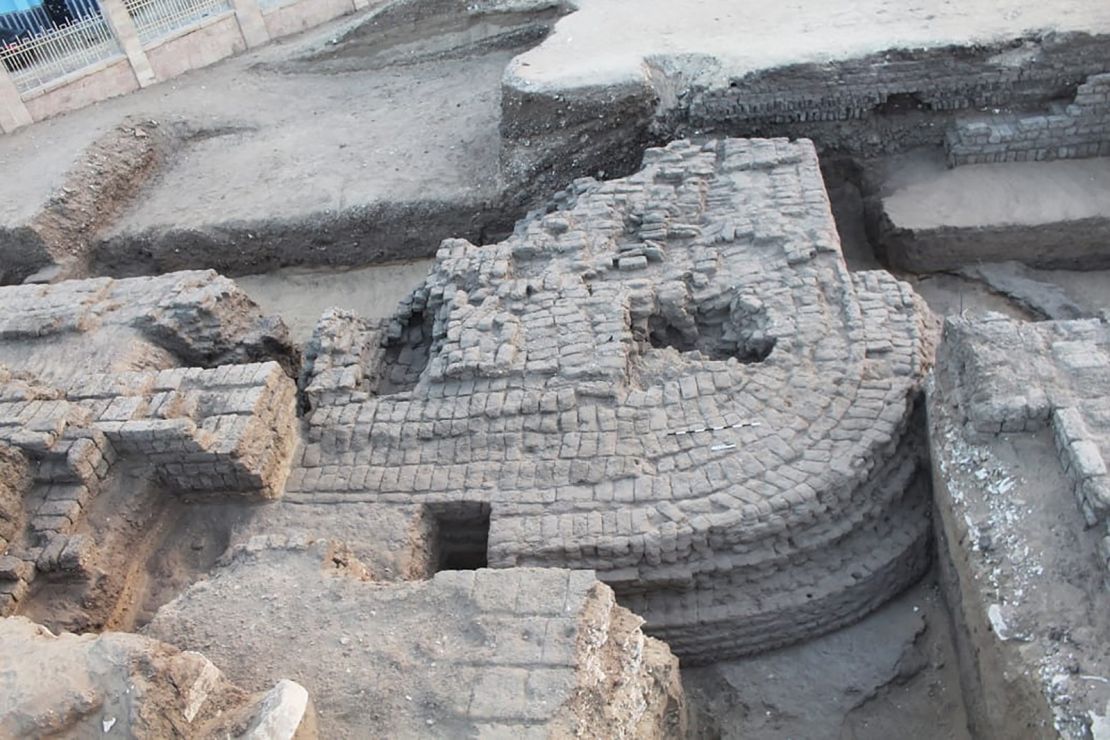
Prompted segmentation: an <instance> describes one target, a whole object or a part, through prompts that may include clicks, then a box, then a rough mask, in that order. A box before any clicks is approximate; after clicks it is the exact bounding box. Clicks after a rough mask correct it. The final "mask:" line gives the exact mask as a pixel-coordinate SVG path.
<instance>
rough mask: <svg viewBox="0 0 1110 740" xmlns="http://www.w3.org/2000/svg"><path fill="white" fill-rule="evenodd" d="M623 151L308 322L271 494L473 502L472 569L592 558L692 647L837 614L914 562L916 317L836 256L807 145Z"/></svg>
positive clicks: (688, 651) (807, 628) (810, 625)
mask: <svg viewBox="0 0 1110 740" xmlns="http://www.w3.org/2000/svg"><path fill="white" fill-rule="evenodd" d="M644 161H645V167H644V170H643V171H642V172H640V173H638V174H636V175H633V176H631V177H628V178H624V179H621V180H615V181H611V182H604V183H599V182H596V181H594V180H590V179H586V180H580V181H577V182H575V183H574V185H573V186H572V188H570V189H569V190H568V191H567V192H565V193H562V194H560V195H559V196H558V197H557V199H556V203H557V208H555V209H553V210H551V211H550V212H543V213H536V214H533V215H531V216H530V217H529V218H527V219H525V220H524V221H522V222H521V223H520V224H519V225H518V227H517V230H516V233H515V235H514V236H513V237H512V238H511V239H509V240H508V241H506V242H502V243H500V244H496V245H491V246H486V247H475V246H473V245H471V244H469V243H467V242H464V241H448V242H445V243H444V244H443V246H442V247H441V249H440V252H439V255H438V261H437V264H436V265H435V267H434V268H433V270H432V272H431V274H430V276H429V278H428V279H427V280H426V282H425V284H424V285H423V286H421V287H420V288H418V289H417V290H416V291H415V292H414V294H413V295H412V297H411V298H410V299H409V301H407V302H406V304H405V305H404V306H403V308H402V310H401V311H400V312H399V314H398V315H397V316H396V317H395V319H394V320H393V322H392V323H391V324H390V325H389V326H387V327H385V328H384V331H382V330H380V329H378V330H374V331H370V330H368V329H367V327H366V326H365V325H363V324H362V323H361V322H359V321H358V320H357V319H354V318H353V317H342V316H337V315H332V316H330V317H328V318H327V319H326V321H325V322H324V323H323V324H322V325H321V327H320V328H319V331H318V339H317V342H316V344H318V345H319V346H321V347H324V345H325V344H326V339H327V338H328V337H332V336H343V337H345V338H344V339H343V341H342V342H336V345H337V346H338V349H336V350H334V351H331V350H327V351H321V352H316V353H314V352H310V353H309V354H310V360H312V361H314V362H317V363H322V364H321V370H320V371H319V372H315V371H312V372H310V373H309V376H308V377H306V378H305V380H304V382H305V385H306V387H307V388H309V389H312V391H311V394H310V395H311V397H312V398H313V399H315V400H314V406H313V409H312V412H311V414H310V416H309V436H308V439H307V440H306V444H305V446H304V448H303V450H302V452H301V457H300V460H299V462H300V465H299V467H298V468H297V469H296V470H294V471H293V474H292V476H291V478H290V483H289V486H288V489H287V490H288V494H287V495H288V496H290V497H291V498H293V499H295V500H303V501H314V502H326V501H342V500H371V501H376V502H385V503H390V502H393V503H397V504H411V503H420V502H426V503H442V502H445V501H465V500H469V501H480V502H484V503H489V504H490V505H491V506H492V517H491V531H490V541H489V558H490V563H491V564H492V565H495V566H498V567H508V566H515V565H543V566H570V567H576V568H590V569H596V570H597V571H598V573H599V576H600V577H601V578H602V579H603V580H605V581H606V582H607V583H609V584H611V585H612V586H613V587H614V588H615V589H616V590H617V592H618V594H620V595H621V596H622V597H624V598H625V599H627V600H628V603H630V604H631V605H632V606H633V608H634V609H636V610H638V611H639V613H642V614H643V615H644V616H645V617H646V618H647V620H648V627H649V629H651V630H653V631H654V633H656V634H659V635H660V636H663V637H664V638H665V639H667V640H668V641H670V642H672V644H675V645H678V646H679V652H680V653H681V654H682V655H683V656H684V657H686V658H689V659H693V660H697V659H708V658H713V657H720V656H722V655H728V654H739V653H745V652H751V651H755V650H759V649H764V648H767V647H770V646H773V645H776V644H780V643H783V642H787V641H790V640H793V639H798V638H801V637H804V636H808V635H811V634H814V633H817V632H820V631H821V630H824V629H829V628H831V627H832V626H835V625H838V624H841V623H844V622H845V621H849V620H851V619H853V618H856V617H858V616H859V615H860V614H862V613H864V612H865V611H866V610H868V609H870V608H872V607H873V606H874V605H876V604H877V603H879V602H880V601H882V599H883V598H885V597H887V596H889V595H891V594H893V593H894V592H896V591H897V589H898V588H900V587H901V586H902V585H903V584H905V583H906V582H908V581H909V580H910V579H912V578H913V577H914V576H915V575H916V574H917V573H918V572H920V569H921V568H922V567H923V566H924V563H925V560H926V558H925V556H924V552H925V551H924V545H925V540H926V532H927V522H926V512H925V506H924V497H923V495H921V493H920V491H919V490H917V489H916V488H914V487H912V486H911V485H910V481H911V480H912V479H913V476H914V473H915V471H916V468H917V451H918V446H919V441H918V440H917V439H916V438H915V437H914V435H912V434H907V419H908V417H909V414H910V408H911V405H912V403H913V400H914V397H915V396H916V394H917V392H918V390H919V388H920V384H921V381H922V378H923V377H924V374H925V372H926V370H927V364H926V363H927V360H926V358H928V357H929V355H930V346H931V337H930V336H929V332H928V330H927V328H926V327H927V318H926V314H927V312H926V310H925V309H924V308H923V304H922V303H921V301H920V300H919V299H918V298H917V297H916V296H915V295H914V294H913V292H912V291H911V290H910V289H909V288H908V287H907V286H906V285H905V284H902V283H899V282H898V281H896V280H894V279H893V278H891V277H890V276H888V275H886V274H885V273H877V272H876V273H856V274H850V273H849V272H848V271H847V270H846V268H845V266H844V262H843V258H842V255H841V252H840V244H839V240H838V238H837V235H836V230H835V226H834V223H833V220H832V217H831V214H830V212H829V205H828V200H827V196H826V194H825V190H824V186H823V183H822V181H821V177H820V173H819V171H818V167H817V159H816V155H815V153H814V150H813V147H812V145H811V144H809V143H808V142H804V141H803V142H798V143H788V142H787V141H785V140H752V141H746V140H727V141H721V142H712V143H709V144H706V145H705V146H696V145H691V144H689V143H685V142H678V143H675V144H673V145H671V146H669V147H668V148H666V149H656V150H649V151H648V152H647V153H646V155H645V160H644ZM640 258H643V259H640ZM383 335H384V336H383ZM359 341H365V342H370V343H380V349H376V348H374V347H360V346H358V342H359ZM314 354H315V355H316V358H315V359H314V360H313V358H312V355H314ZM375 362H376V363H378V364H376V365H375V364H373V363H375ZM351 368H353V371H350V369H351ZM337 369H341V371H340V372H336V370H337ZM385 379H387V380H385Z"/></svg>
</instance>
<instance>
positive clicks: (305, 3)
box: [262, 0, 355, 39]
mask: <svg viewBox="0 0 1110 740" xmlns="http://www.w3.org/2000/svg"><path fill="white" fill-rule="evenodd" d="M354 10H355V5H354V3H353V2H352V0H295V1H294V2H291V3H287V4H285V5H281V6H279V7H277V8H274V9H273V10H264V11H263V12H262V15H263V17H264V18H265V19H266V30H267V31H269V32H270V38H273V39H276V38H281V37H282V36H288V35H289V34H293V33H298V32H299V31H303V30H305V29H306V28H312V27H313V26H318V25H320V24H321V23H326V22H328V21H330V20H331V19H333V18H338V17H339V16H341V15H344V14H345V13H351V12H353V11H354Z"/></svg>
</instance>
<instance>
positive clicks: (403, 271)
mask: <svg viewBox="0 0 1110 740" xmlns="http://www.w3.org/2000/svg"><path fill="white" fill-rule="evenodd" d="M433 262H434V260H413V261H412V262H398V263H394V264H386V265H373V266H370V267H361V268H357V269H353V270H326V269H298V268H288V269H284V270H275V271H273V272H269V273H264V274H261V275H246V276H243V277H239V278H236V279H235V282H236V283H238V284H239V287H241V288H242V289H243V290H245V291H246V292H247V294H248V295H249V296H250V297H251V298H253V299H254V300H255V302H256V303H258V305H259V306H261V307H262V310H263V311H264V312H266V313H268V314H278V315H279V316H281V318H282V319H284V320H285V323H286V324H287V325H288V326H289V330H290V332H291V333H292V335H293V340H294V341H295V342H298V343H302V344H303V343H304V342H306V341H308V339H309V337H311V336H312V328H313V327H314V326H315V325H316V322H317V321H318V320H319V318H320V316H321V315H322V314H323V313H324V311H326V310H327V309H329V308H332V307H338V308H346V309H349V310H351V311H354V312H356V313H358V314H359V315H360V316H365V317H367V318H375V319H379V318H380V319H384V318H388V317H390V316H392V315H393V311H394V309H396V308H397V304H398V303H399V302H400V301H401V299H402V298H404V297H405V296H406V295H408V294H409V293H410V292H411V291H412V290H413V289H414V288H415V287H416V286H417V285H419V284H420V281H421V280H423V279H424V276H425V275H427V273H428V269H429V268H430V267H431V266H432V263H433Z"/></svg>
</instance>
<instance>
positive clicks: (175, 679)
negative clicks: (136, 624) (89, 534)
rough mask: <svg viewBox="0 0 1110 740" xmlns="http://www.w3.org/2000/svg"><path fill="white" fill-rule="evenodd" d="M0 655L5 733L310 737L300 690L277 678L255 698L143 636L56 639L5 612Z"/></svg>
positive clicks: (197, 658) (0, 730)
mask: <svg viewBox="0 0 1110 740" xmlns="http://www.w3.org/2000/svg"><path fill="white" fill-rule="evenodd" d="M0 654H3V656H4V660H3V662H2V663H0V735H3V736H4V737H102V736H109V737H133V738H149V739H150V740H154V739H155V738H158V739H159V740H160V739H162V738H196V737H221V738H222V737H227V738H250V740H260V739H261V738H266V740H292V738H294V737H296V738H298V739H299V740H309V739H310V738H314V737H315V732H314V731H313V730H312V728H313V718H312V709H311V705H310V704H308V703H307V702H306V701H304V700H303V697H304V688H302V687H301V686H299V685H297V684H295V683H293V682H291V681H282V682H280V683H279V684H278V685H277V686H275V687H274V688H273V689H272V690H271V691H270V693H269V694H267V695H265V696H251V695H250V694H249V693H248V692H245V691H243V690H242V689H240V688H238V687H236V686H235V685H233V684H231V683H230V682H229V681H228V680H227V679H226V678H225V677H224V676H223V674H221V673H220V671H219V669H217V668H216V666H214V665H213V664H212V663H211V662H210V661H209V660H208V659H207V658H205V657H204V656H202V655H200V654H198V653H193V652H179V651H178V650H176V649H175V648H172V647H170V646H169V645H166V644H165V643H161V642H158V641H156V640H151V639H150V638H147V637H141V636H139V635H133V634H124V633H119V632H105V633H103V634H99V635H94V634H88V635H74V634H69V633H62V634H59V635H54V634H52V633H51V632H50V631H49V630H47V629H46V628H44V627H42V626H39V625H36V624H34V623H33V622H31V621H30V620H27V619H24V618H22V617H9V618H6V619H0ZM44 672H46V673H47V674H48V675H49V680H43V673H44ZM298 696H299V697H301V700H300V701H294V699H295V698H297V697H298ZM278 713H280V720H281V721H280V722H277V721H274V720H276V719H277V715H278Z"/></svg>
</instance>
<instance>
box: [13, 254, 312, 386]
mask: <svg viewBox="0 0 1110 740" xmlns="http://www.w3.org/2000/svg"><path fill="white" fill-rule="evenodd" d="M0 306H2V307H3V311H2V312H0V365H7V366H8V367H10V368H13V369H18V370H20V371H25V372H29V373H32V374H33V375H34V376H35V377H37V378H39V379H41V380H43V381H45V382H48V383H51V382H63V383H64V382H65V381H67V380H69V379H70V378H76V377H80V376H81V375H84V374H89V373H107V372H122V371H128V370H149V369H155V370H157V369H163V368H168V367H174V366H177V365H187V366H188V365H192V366H202V367H211V366H214V365H219V364H226V363H240V362H252V361H259V360H270V359H272V360H276V361H278V362H281V363H283V364H284V365H286V367H291V362H290V360H291V357H292V355H293V354H294V353H293V351H292V350H291V348H290V346H289V343H288V330H287V329H286V328H285V325H284V324H282V323H281V321H280V320H279V319H274V318H269V317H264V316H263V315H262V314H261V312H260V311H259V309H258V307H257V306H256V305H255V304H254V303H253V302H252V301H251V300H250V298H249V297H248V296H247V295H246V294H245V293H243V292H242V291H241V290H239V289H238V288H237V287H236V286H235V284H234V283H233V282H232V281H231V280H228V279H227V278H225V277H221V276H219V275H217V274H216V273H215V272H213V271H211V270H208V271H197V272H177V273H170V274H167V275H161V276H158V277H142V278H127V279H123V280H113V279H111V278H95V279H90V280H69V281H65V282H61V283H56V284H53V285H19V286H11V287H4V288H0Z"/></svg>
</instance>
